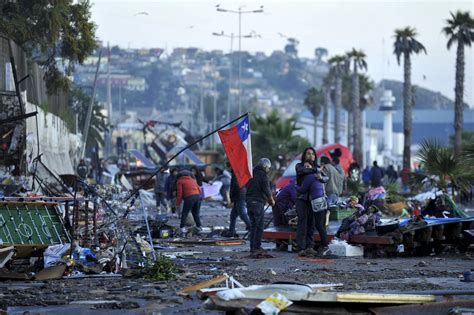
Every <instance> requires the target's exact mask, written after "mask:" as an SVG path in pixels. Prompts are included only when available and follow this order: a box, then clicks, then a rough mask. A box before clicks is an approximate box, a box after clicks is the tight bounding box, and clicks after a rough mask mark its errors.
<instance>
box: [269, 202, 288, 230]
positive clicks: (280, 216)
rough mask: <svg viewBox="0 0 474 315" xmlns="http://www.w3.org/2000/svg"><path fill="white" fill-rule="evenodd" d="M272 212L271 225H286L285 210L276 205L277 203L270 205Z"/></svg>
mask: <svg viewBox="0 0 474 315" xmlns="http://www.w3.org/2000/svg"><path fill="white" fill-rule="evenodd" d="M272 214H273V225H274V226H287V225H288V222H286V217H285V211H284V210H283V209H282V208H280V207H278V206H277V205H275V206H273V207H272Z"/></svg>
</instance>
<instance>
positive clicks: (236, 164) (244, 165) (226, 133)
mask: <svg viewBox="0 0 474 315" xmlns="http://www.w3.org/2000/svg"><path fill="white" fill-rule="evenodd" d="M218 134H219V138H220V139H221V142H222V145H223V146H224V151H225V153H226V155H227V158H228V159H229V162H230V165H231V166H232V170H233V171H234V174H235V177H236V178H237V182H238V183H239V187H241V188H242V187H244V186H245V184H247V182H248V181H249V180H250V179H251V178H252V174H250V171H249V166H248V159H247V150H246V149H245V146H244V144H243V143H242V140H241V139H240V137H239V133H238V132H237V128H236V127H233V128H229V129H227V130H222V131H218Z"/></svg>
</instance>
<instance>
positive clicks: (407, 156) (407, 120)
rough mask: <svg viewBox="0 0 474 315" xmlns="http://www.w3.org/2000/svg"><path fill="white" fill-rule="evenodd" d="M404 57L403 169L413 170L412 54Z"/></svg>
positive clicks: (405, 54) (406, 54)
mask: <svg viewBox="0 0 474 315" xmlns="http://www.w3.org/2000/svg"><path fill="white" fill-rule="evenodd" d="M403 56H404V63H403V66H404V69H403V72H404V73H403V77H404V78H403V79H404V81H403V137H404V140H403V168H404V169H408V170H411V131H412V118H411V100H412V95H411V94H412V91H411V61H410V54H408V53H404V54H403Z"/></svg>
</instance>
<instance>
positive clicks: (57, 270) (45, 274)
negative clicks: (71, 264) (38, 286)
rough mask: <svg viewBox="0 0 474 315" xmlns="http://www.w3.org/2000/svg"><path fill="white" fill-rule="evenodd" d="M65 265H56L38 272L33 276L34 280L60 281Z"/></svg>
mask: <svg viewBox="0 0 474 315" xmlns="http://www.w3.org/2000/svg"><path fill="white" fill-rule="evenodd" d="M66 267H67V266H66V265H57V266H53V267H48V268H45V269H43V270H41V271H40V272H38V273H37V274H36V276H35V279H36V280H56V279H61V278H62V277H63V274H64V272H65V271H66Z"/></svg>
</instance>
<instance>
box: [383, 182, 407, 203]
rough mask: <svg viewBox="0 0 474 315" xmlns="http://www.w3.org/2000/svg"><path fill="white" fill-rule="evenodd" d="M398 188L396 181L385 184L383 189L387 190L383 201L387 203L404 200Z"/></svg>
mask: <svg viewBox="0 0 474 315" xmlns="http://www.w3.org/2000/svg"><path fill="white" fill-rule="evenodd" d="M398 188H399V187H398V184H397V183H390V184H388V185H387V186H386V188H385V191H386V192H387V197H386V198H385V201H386V202H387V203H397V202H401V201H405V198H404V197H403V196H402V195H401V194H400V192H399V190H398Z"/></svg>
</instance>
